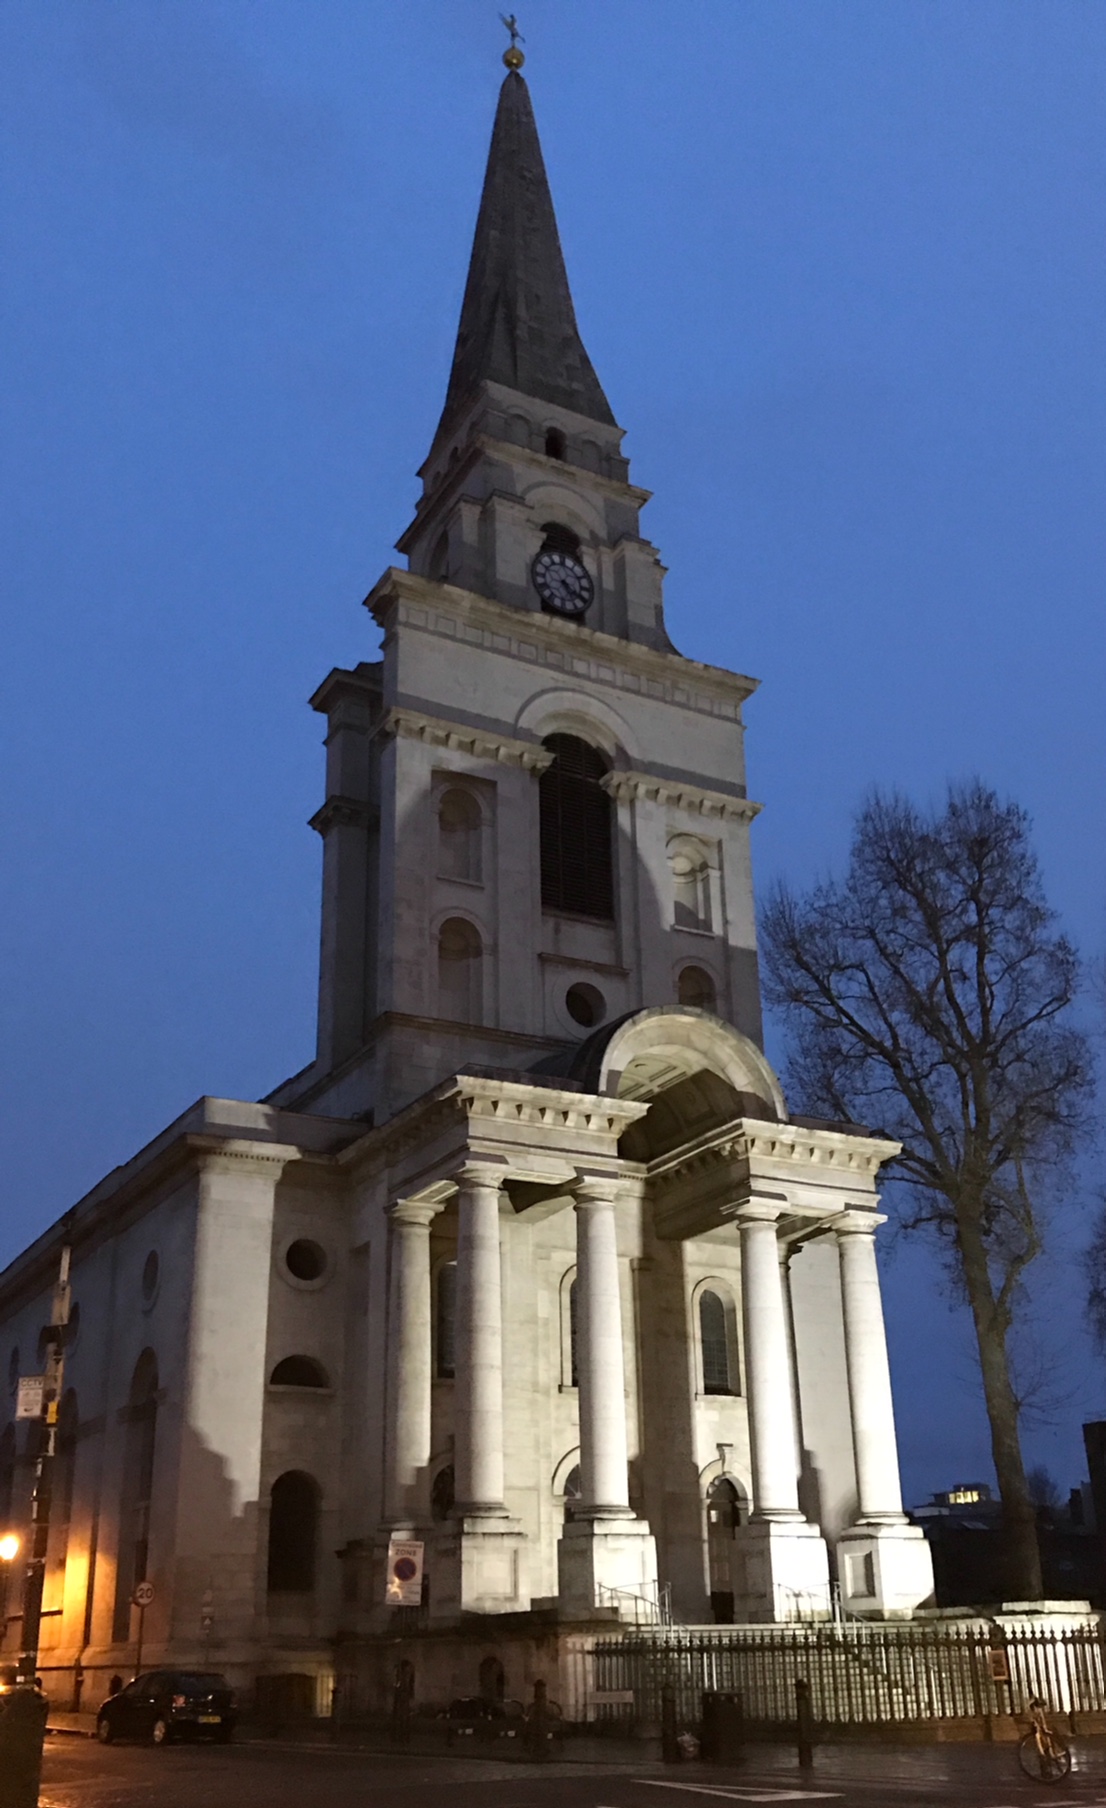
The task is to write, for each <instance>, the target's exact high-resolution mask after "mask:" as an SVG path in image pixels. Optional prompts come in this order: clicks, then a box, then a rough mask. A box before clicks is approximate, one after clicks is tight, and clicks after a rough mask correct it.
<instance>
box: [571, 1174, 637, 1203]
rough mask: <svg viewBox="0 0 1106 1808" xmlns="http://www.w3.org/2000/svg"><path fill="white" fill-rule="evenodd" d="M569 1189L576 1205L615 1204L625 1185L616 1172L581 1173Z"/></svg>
mask: <svg viewBox="0 0 1106 1808" xmlns="http://www.w3.org/2000/svg"><path fill="white" fill-rule="evenodd" d="M569 1190H570V1192H571V1194H572V1200H573V1204H574V1205H577V1206H581V1205H614V1204H616V1203H617V1201H618V1200H619V1199H620V1198H621V1196H622V1194H623V1192H624V1190H625V1187H624V1183H623V1182H622V1181H621V1180H619V1178H618V1176H617V1175H615V1174H581V1175H580V1176H579V1178H578V1179H577V1180H575V1181H573V1183H572V1185H571V1187H570V1189H569Z"/></svg>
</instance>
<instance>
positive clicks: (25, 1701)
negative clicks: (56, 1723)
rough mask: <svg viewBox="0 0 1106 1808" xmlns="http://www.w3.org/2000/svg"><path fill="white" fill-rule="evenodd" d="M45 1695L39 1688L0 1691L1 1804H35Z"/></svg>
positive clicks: (30, 1807) (18, 1807) (33, 1807)
mask: <svg viewBox="0 0 1106 1808" xmlns="http://www.w3.org/2000/svg"><path fill="white" fill-rule="evenodd" d="M45 1736H46V1697H45V1695H43V1694H42V1692H41V1690H39V1689H36V1688H33V1687H29V1688H18V1687H17V1688H14V1689H8V1690H6V1691H5V1693H4V1694H3V1695H0V1808H38V1786H39V1782H40V1780H41V1777H42V1742H43V1739H44V1738H45Z"/></svg>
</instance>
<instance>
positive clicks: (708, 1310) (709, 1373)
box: [699, 1287, 734, 1394]
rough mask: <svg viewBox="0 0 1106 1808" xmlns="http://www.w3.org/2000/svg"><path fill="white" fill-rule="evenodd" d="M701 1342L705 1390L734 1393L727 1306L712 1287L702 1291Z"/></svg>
mask: <svg viewBox="0 0 1106 1808" xmlns="http://www.w3.org/2000/svg"><path fill="white" fill-rule="evenodd" d="M699 1344H700V1348H701V1349H702V1353H703V1392H704V1393H705V1394H732V1393H733V1391H734V1390H733V1388H732V1387H731V1385H730V1340H729V1334H728V1331H727V1328H726V1308H725V1306H724V1304H723V1303H722V1300H721V1299H720V1298H719V1296H718V1294H717V1293H712V1292H711V1290H710V1288H709V1287H707V1288H704V1290H703V1292H702V1293H701V1294H700V1295H699Z"/></svg>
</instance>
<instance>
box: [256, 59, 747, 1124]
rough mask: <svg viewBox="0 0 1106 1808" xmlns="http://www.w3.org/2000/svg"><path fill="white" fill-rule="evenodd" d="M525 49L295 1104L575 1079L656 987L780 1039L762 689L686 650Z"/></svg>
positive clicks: (337, 738)
mask: <svg viewBox="0 0 1106 1808" xmlns="http://www.w3.org/2000/svg"><path fill="white" fill-rule="evenodd" d="M519 54H520V53H518V52H517V51H513V52H509V53H508V55H509V56H510V57H511V59H512V61H511V63H510V64H509V69H508V74H507V77H506V79H505V81H504V82H503V86H502V89H501V91H500V96H499V104H498V108H497V111H496V117H495V125H494V130H493V133H492V141H491V148H490V152H489V157H488V164H487V172H486V175H485V180H484V189H483V195H482V198H481V202H480V211H479V215H478V219H477V224H476V233H475V239H474V243H473V250H472V258H471V262H470V266H469V273H468V280H467V283H466V287H465V293H464V301H463V305H462V309H461V319H460V325H459V329H458V333H457V343H456V349H455V352H454V357H453V365H452V369H451V371H450V376H449V382H448V386H447V390H446V398H445V405H444V408H443V410H442V415H441V419H440V421H439V423H438V426H437V429H436V431H435V434H434V437H433V440H432V443H431V447H430V451H429V454H428V456H427V459H426V462H425V464H424V465H423V467H422V471H421V473H420V475H421V477H422V483H423V490H422V495H421V497H420V500H419V503H418V506H417V509H416V512H415V518H414V520H413V521H412V522H411V524H410V525H409V526H408V527H407V528H406V530H405V531H404V533H403V534H402V535H401V537H400V539H399V541H398V548H399V551H400V552H401V553H402V554H404V555H405V556H406V559H407V569H406V570H400V569H396V568H392V569H390V570H388V571H387V572H386V573H385V574H384V576H383V577H382V578H381V580H380V582H379V583H378V584H377V585H376V587H375V589H374V590H373V591H372V593H371V595H370V596H369V597H368V598H367V606H368V608H369V609H370V610H371V612H372V614H373V616H374V618H375V620H376V622H377V623H378V624H379V626H380V628H381V630H382V631H383V650H382V657H381V659H380V660H379V661H378V662H376V663H365V664H362V665H358V666H357V667H356V668H355V669H354V670H352V671H345V670H338V671H334V672H332V673H331V674H330V676H329V677H328V678H327V679H326V680H325V682H324V683H323V684H322V686H321V687H320V688H319V690H318V691H317V693H316V695H315V697H314V698H313V699H312V701H313V704H314V706H315V708H316V709H318V710H320V711H321V712H322V713H324V714H325V715H326V717H327V723H328V734H327V749H328V762H327V796H326V801H325V803H324V805H323V807H322V809H321V810H320V811H319V812H318V814H317V815H316V817H315V818H314V826H315V827H316V828H317V829H318V830H319V832H320V834H321V835H322V837H323V841H324V848H325V854H324V887H323V892H324V895H323V923H322V955H321V977H320V995H319V1030H318V1049H317V1057H316V1061H315V1063H314V1065H313V1066H312V1067H311V1068H309V1069H308V1070H306V1071H305V1072H304V1073H303V1074H301V1075H299V1076H297V1077H296V1079H295V1080H294V1081H292V1082H290V1083H289V1084H288V1085H287V1086H285V1087H284V1088H282V1089H281V1091H280V1093H279V1094H277V1095H274V1101H275V1102H279V1103H282V1104H289V1103H294V1104H295V1105H297V1106H298V1107H300V1108H301V1109H302V1108H306V1109H309V1110H313V1111H322V1112H326V1113H327V1114H330V1115H340V1116H344V1117H355V1116H359V1117H364V1118H367V1119H369V1121H374V1122H376V1123H378V1124H379V1123H381V1122H384V1121H386V1120H387V1119H388V1118H389V1117H390V1116H392V1115H393V1114H394V1112H395V1111H397V1110H399V1109H401V1108H402V1107H403V1105H404V1104H406V1103H407V1102H408V1101H410V1100H412V1099H414V1098H416V1097H418V1096H419V1095H421V1094H422V1093H424V1092H425V1091H426V1090H427V1089H428V1088H429V1087H431V1086H433V1085H435V1084H436V1083H438V1082H439V1081H441V1080H442V1079H444V1078H445V1077H447V1076H448V1075H449V1074H451V1073H454V1072H456V1071H457V1070H458V1068H459V1067H460V1066H461V1065H462V1064H465V1065H467V1066H468V1067H469V1068H471V1066H472V1064H473V1063H479V1064H481V1065H482V1066H484V1067H487V1068H493V1069H496V1070H498V1071H505V1072H519V1071H527V1070H530V1069H532V1068H534V1067H535V1066H536V1065H539V1066H541V1067H542V1068H544V1069H545V1070H546V1071H552V1072H555V1071H558V1064H560V1068H561V1069H562V1070H563V1069H564V1067H565V1064H566V1063H568V1062H570V1061H571V1059H572V1058H573V1056H574V1053H575V1050H576V1049H577V1047H578V1046H579V1044H580V1043H581V1042H582V1041H583V1040H584V1039H585V1038H586V1037H587V1036H588V1035H589V1034H591V1033H593V1032H595V1031H596V1030H598V1029H600V1028H602V1027H603V1026H607V1025H610V1024H611V1023H612V1022H614V1021H616V1020H618V1019H620V1018H622V1017H625V1016H627V1015H628V1014H630V1013H633V1012H638V1011H640V1010H642V1009H643V1008H647V1007H650V1006H658V1005H672V1004H676V1003H680V1004H684V1005H690V1006H692V1007H694V1008H698V1009H702V1010H706V1011H709V1012H711V1013H713V1014H716V1015H718V1016H720V1017H722V1018H723V1019H725V1020H727V1021H729V1022H730V1023H732V1024H734V1025H735V1026H736V1027H737V1028H738V1029H740V1030H741V1031H743V1032H744V1033H745V1034H746V1035H748V1036H749V1037H751V1038H752V1039H753V1040H754V1041H757V1042H759V1039H760V1017H759V1001H758V985H757V970H756V954H755V936H754V920H753V901H752V885H751V878H750V868H749V849H748V830H749V823H750V821H751V819H752V817H753V815H754V814H755V812H756V806H755V805H753V804H750V803H749V802H748V801H747V799H746V793H745V772H744V757H743V749H742V721H741V706H742V703H743V702H744V700H745V698H746V697H747V696H748V695H749V694H750V693H751V691H752V690H753V688H754V683H753V681H752V680H750V679H748V678H744V677H740V676H738V675H735V674H733V673H731V672H727V671H722V670H719V669H718V668H716V667H712V666H707V665H702V664H699V663H697V662H695V661H692V660H689V659H685V658H683V657H681V655H679V654H678V653H677V652H676V651H675V649H674V648H673V646H672V643H671V642H670V640H669V638H668V635H667V633H666V630H665V625H664V611H663V599H662V580H663V575H664V568H663V566H662V564H661V562H660V558H659V555H658V553H657V551H656V549H655V548H654V547H653V546H652V545H651V544H650V542H649V541H648V540H647V539H645V538H644V537H643V535H642V532H641V522H640V517H641V511H642V509H643V507H644V505H645V503H646V502H647V501H648V492H647V491H645V490H642V489H639V488H638V487H636V486H635V485H634V484H633V483H631V481H630V474H629V466H628V462H627V460H626V458H625V457H624V455H623V453H622V449H621V442H622V431H621V429H620V428H619V427H618V426H617V425H616V423H615V419H614V415H613V413H612V411H611V407H610V404H609V402H608V401H607V398H606V395H605V394H604V391H603V388H602V386H601V384H600V381H599V378H598V377H597V375H596V373H595V370H594V369H593V367H592V364H591V361H590V359H589V357H588V354H587V352H586V350H585V348H584V345H583V341H582V339H581V337H580V332H579V328H578V326H577V323H576V315H575V310H574V308H573V303H572V296H571V293H570V290H569V285H568V278H567V274H566V271H565V265H564V259H563V256H562V252H561V245H560V239H559V236H558V232H557V223H556V219H555V216H554V212H553V203H552V199H551V196H550V192H549V186H548V181H547V178H546V173H545V167H544V163H543V160H542V153H541V146H540V143H539V141H538V134H537V128H536V126H535V122H534V115H533V110H532V108H531V104H530V96H529V92H528V90H527V86H526V83H525V81H524V79H523V77H522V75H521V74H520V73H519V70H518V66H517V63H518V60H519Z"/></svg>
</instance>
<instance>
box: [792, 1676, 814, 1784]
mask: <svg viewBox="0 0 1106 1808" xmlns="http://www.w3.org/2000/svg"><path fill="white" fill-rule="evenodd" d="M795 1705H796V1708H797V1710H798V1747H799V1769H800V1770H809V1769H810V1768H811V1766H812V1765H813V1763H814V1713H813V1710H812V1709H811V1705H810V1684H809V1683H808V1682H807V1680H806V1678H805V1677H803V1676H800V1677H799V1678H798V1679H797V1681H796V1683H795Z"/></svg>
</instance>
